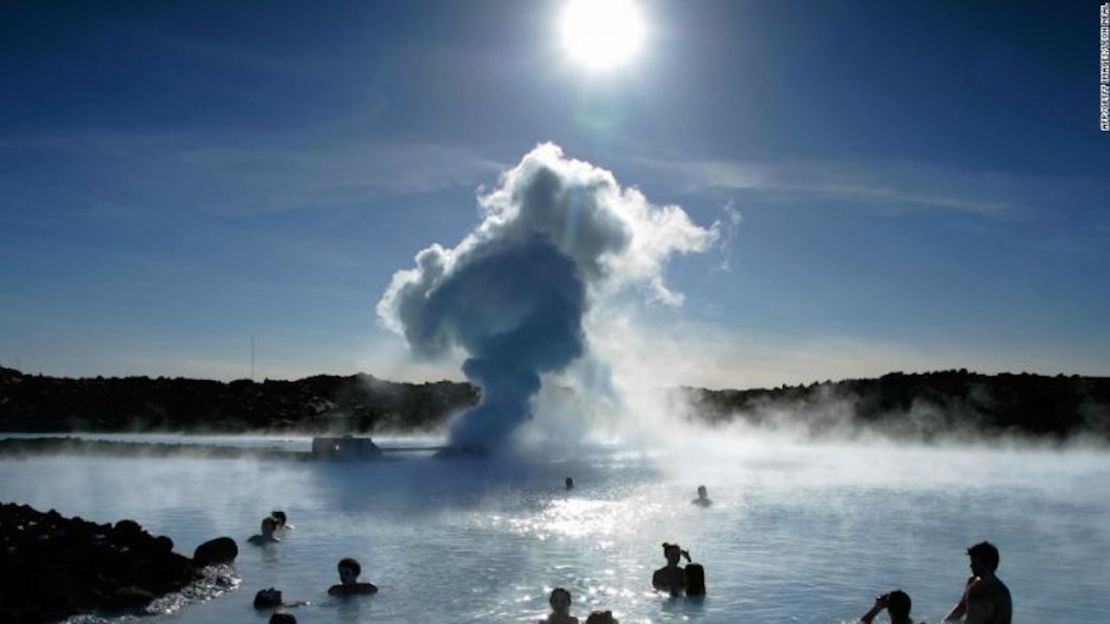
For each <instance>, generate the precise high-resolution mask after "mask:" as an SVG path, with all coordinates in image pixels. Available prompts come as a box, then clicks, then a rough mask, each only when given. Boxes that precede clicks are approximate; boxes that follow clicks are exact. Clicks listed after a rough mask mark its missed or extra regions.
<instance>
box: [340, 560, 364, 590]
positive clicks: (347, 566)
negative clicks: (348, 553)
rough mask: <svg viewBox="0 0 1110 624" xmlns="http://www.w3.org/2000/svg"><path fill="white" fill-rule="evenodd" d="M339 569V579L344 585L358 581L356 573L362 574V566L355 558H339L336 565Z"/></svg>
mask: <svg viewBox="0 0 1110 624" xmlns="http://www.w3.org/2000/svg"><path fill="white" fill-rule="evenodd" d="M336 567H337V568H338V569H339V581H340V582H341V583H343V584H344V585H353V584H355V583H357V582H358V575H359V574H362V566H361V565H359V562H358V560H357V559H352V558H351V557H347V558H346V559H340V560H339V564H338V565H337V566H336Z"/></svg>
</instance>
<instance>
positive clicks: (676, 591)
mask: <svg viewBox="0 0 1110 624" xmlns="http://www.w3.org/2000/svg"><path fill="white" fill-rule="evenodd" d="M663 556H664V557H666V559H667V565H665V566H663V567H662V568H659V569H658V570H656V571H655V574H653V575H652V576H651V586H652V587H654V588H655V590H656V591H665V592H670V594H671V595H672V596H678V595H680V594H682V592H684V591H686V571H685V570H683V569H682V567H681V566H679V565H678V562H679V561H680V560H681V559H682V557H686V561H690V553H688V552H686V551H685V550H682V547H681V546H679V545H678V544H668V543H667V542H663Z"/></svg>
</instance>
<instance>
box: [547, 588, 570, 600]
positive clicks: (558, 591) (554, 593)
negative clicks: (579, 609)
mask: <svg viewBox="0 0 1110 624" xmlns="http://www.w3.org/2000/svg"><path fill="white" fill-rule="evenodd" d="M559 594H562V595H564V596H566V597H567V600H568V601H570V590H568V589H564V588H562V587H556V588H555V589H553V590H551V596H550V597H549V598H548V600H551V601H554V600H555V596H557V595H559Z"/></svg>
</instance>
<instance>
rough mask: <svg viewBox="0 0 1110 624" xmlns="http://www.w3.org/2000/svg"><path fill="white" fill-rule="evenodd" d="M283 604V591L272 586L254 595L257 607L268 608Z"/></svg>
mask: <svg viewBox="0 0 1110 624" xmlns="http://www.w3.org/2000/svg"><path fill="white" fill-rule="evenodd" d="M280 606H281V592H280V591H278V590H276V589H274V588H273V587H270V588H268V589H260V590H258V593H257V594H255V595H254V607H255V608H256V609H266V608H270V607H280Z"/></svg>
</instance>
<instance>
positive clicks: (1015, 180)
mask: <svg viewBox="0 0 1110 624" xmlns="http://www.w3.org/2000/svg"><path fill="white" fill-rule="evenodd" d="M636 163H637V164H639V165H640V166H643V167H645V168H647V169H650V170H654V171H658V172H660V173H663V174H664V175H668V176H670V177H672V178H674V179H675V181H676V182H677V183H678V184H679V185H681V186H682V187H683V188H684V189H685V190H687V191H690V192H700V191H705V190H710V189H720V190H728V191H751V192H755V193H760V194H764V195H767V196H769V197H775V198H783V199H808V200H821V201H853V202H858V203H861V204H865V205H868V206H872V207H876V208H879V209H884V210H885V211H887V212H889V213H892V214H896V213H901V212H906V211H915V210H944V211H949V212H954V213H964V214H971V215H975V216H979V217H985V218H995V219H1001V218H1013V217H1016V216H1018V215H1019V214H1022V213H1023V212H1026V211H1027V210H1028V208H1029V207H1028V206H1027V205H1026V204H1025V203H1024V201H1022V200H1019V199H1018V197H1028V196H1029V193H1028V191H1029V190H1030V189H1031V188H1032V187H1035V186H1039V184H1037V183H1036V181H1030V180H1028V179H1026V178H1022V177H1019V176H1015V175H1011V174H1004V173H994V172H964V171H957V170H954V169H950V168H945V167H939V166H934V165H924V164H918V163H900V164H899V163H892V164H879V163H874V164H864V163H852V164H842V163H822V162H793V163H790V162H786V163H757V162H751V161H739V160H688V161H678V160H665V159H657V158H642V159H637V160H636Z"/></svg>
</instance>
